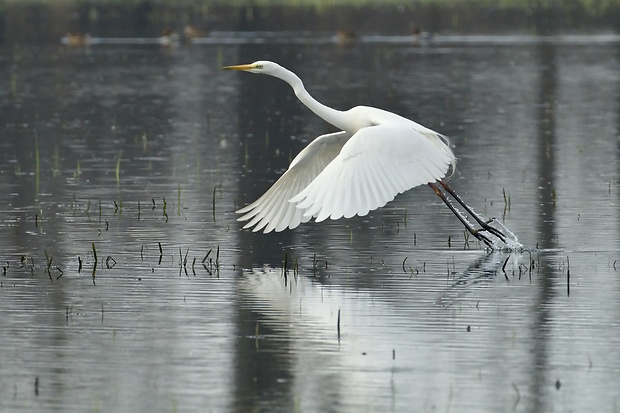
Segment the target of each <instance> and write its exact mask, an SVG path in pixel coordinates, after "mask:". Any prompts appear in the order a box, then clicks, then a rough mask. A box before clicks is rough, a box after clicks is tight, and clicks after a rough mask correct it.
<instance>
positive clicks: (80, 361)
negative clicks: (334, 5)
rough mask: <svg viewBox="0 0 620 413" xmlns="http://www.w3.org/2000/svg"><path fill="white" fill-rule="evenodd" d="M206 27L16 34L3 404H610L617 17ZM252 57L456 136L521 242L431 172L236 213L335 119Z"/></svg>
mask: <svg viewBox="0 0 620 413" xmlns="http://www.w3.org/2000/svg"><path fill="white" fill-rule="evenodd" d="M214 39H216V38H212V39H211V40H210V41H208V42H204V43H202V44H193V45H191V46H183V47H176V48H166V47H161V46H160V45H159V44H132V43H131V42H126V43H127V44H96V45H93V46H92V47H89V48H68V47H65V46H63V45H60V44H58V45H55V46H47V47H37V46H28V47H18V48H10V47H5V48H4V49H3V50H2V54H1V56H0V58H1V59H2V61H3V64H2V65H1V66H0V71H1V72H2V76H3V78H5V79H8V80H9V81H8V82H5V83H4V84H3V86H1V88H0V95H1V100H0V102H1V105H2V106H1V111H0V113H1V115H0V117H1V119H0V120H1V125H2V129H1V131H2V132H1V133H2V135H1V139H0V145H1V146H2V152H1V154H0V188H2V192H3V194H4V197H2V200H1V201H0V202H1V204H0V211H1V212H0V214H1V217H2V221H1V226H0V231H1V232H0V234H1V237H0V245H1V246H2V254H1V256H0V260H1V261H2V262H3V264H2V266H3V267H4V274H3V276H2V278H1V279H0V283H1V284H0V285H1V288H0V308H1V310H2V314H3V321H2V326H3V328H2V329H0V342H2V344H3V345H2V350H1V351H0V369H1V374H0V406H1V407H2V410H4V411H15V410H18V409H22V410H27V411H46V412H47V411H63V412H65V411H196V410H201V411H213V412H219V411H239V412H246V411H270V412H271V411H282V412H290V411H304V412H331V411H333V412H336V411H339V412H342V411H345V412H360V411H369V412H370V411H395V412H405V411H412V410H419V411H471V412H480V411H493V412H496V411H524V412H536V411H566V410H573V411H589V410H596V411H614V409H617V406H618V404H619V403H620V400H618V396H617V388H618V386H619V385H620V382H619V379H618V377H620V362H619V360H620V354H619V353H620V350H619V349H620V325H619V321H618V319H617V317H616V314H617V313H618V310H619V306H620V294H619V290H620V285H619V283H618V277H617V276H618V273H617V268H618V265H620V264H618V265H617V260H618V259H619V258H620V247H619V245H618V236H617V234H618V230H619V228H618V216H619V214H618V206H617V205H618V193H619V188H618V165H619V159H618V158H619V153H620V148H619V143H618V142H619V140H618V136H619V130H620V110H619V102H620V98H619V96H620V72H619V71H618V70H617V69H618V63H619V62H618V61H619V58H620V43H619V42H618V39H617V38H615V37H614V36H610V37H608V38H601V37H593V38H591V39H589V38H588V37H583V36H580V37H578V38H571V37H570V36H568V37H566V36H564V37H555V38H547V37H541V38H536V37H530V36H524V37H520V36H510V37H501V36H488V37H484V36H476V37H472V38H468V37H467V36H457V37H453V38H444V39H441V38H439V39H437V40H436V42H433V43H430V44H419V43H414V42H406V41H402V40H403V39H402V38H401V37H395V38H390V37H385V38H366V39H361V40H360V41H359V42H357V43H355V44H351V45H348V46H346V47H342V46H340V45H338V44H337V43H336V42H334V41H333V39H330V38H321V39H322V40H320V41H317V40H316V39H313V38H309V37H308V35H307V34H304V33H299V34H296V35H292V36H290V37H289V39H290V40H289V41H283V40H282V38H280V39H278V40H277V41H272V40H271V39H270V38H269V36H265V37H264V41H262V42H255V41H251V42H249V41H248V42H246V41H240V40H239V39H242V36H240V35H230V36H229V37H227V38H226V39H229V40H230V39H234V41H229V40H224V41H221V42H218V41H217V40H214ZM325 39H327V40H325ZM258 59H270V60H274V61H277V62H279V63H281V64H283V65H285V66H286V67H288V68H290V69H292V70H293V71H295V72H296V73H297V74H298V75H299V76H300V77H301V78H302V79H303V80H304V82H305V85H306V87H307V88H308V90H310V91H311V93H313V94H314V95H315V97H316V98H317V99H319V100H320V101H322V102H324V103H326V104H328V105H330V106H333V107H336V108H348V107H350V106H353V105H357V104H366V105H372V106H377V107H381V108H384V109H387V110H391V111H394V112H397V113H400V114H402V115H404V116H407V117H409V118H411V119H414V120H416V121H418V122H420V123H422V124H424V125H425V126H428V127H430V128H433V129H435V130H437V131H440V132H442V133H444V134H446V135H448V136H450V137H451V141H452V144H453V145H454V150H455V152H456V154H457V157H458V170H457V173H456V175H455V176H454V178H453V180H452V186H453V187H454V188H455V190H457V191H458V192H459V193H460V194H461V196H462V197H463V198H464V199H465V200H466V201H467V202H468V203H469V204H470V205H471V206H472V207H474V208H475V209H476V210H477V211H478V212H480V213H482V214H483V215H485V216H488V217H491V216H495V217H498V218H499V219H501V220H502V221H504V222H505V224H506V225H507V226H508V227H509V228H510V229H511V230H512V231H514V232H515V233H516V234H517V235H518V236H519V240H520V241H521V242H522V243H523V244H524V245H525V247H526V250H525V251H524V252H522V253H513V254H506V253H500V252H493V253H492V252H489V251H485V250H484V248H483V246H482V245H480V244H479V243H478V242H474V241H472V240H469V242H468V243H466V241H465V236H464V233H463V229H462V227H461V226H460V224H459V223H458V221H457V220H456V219H455V218H454V217H453V216H452V215H451V214H450V212H449V211H448V210H447V209H446V208H445V207H444V206H443V204H442V203H441V201H440V200H439V199H438V198H437V197H436V196H435V195H434V194H433V193H432V191H429V190H428V189H427V188H425V187H420V188H417V189H414V190H412V191H409V192H407V193H405V194H402V195H399V196H398V197H397V198H396V199H395V201H393V202H391V203H389V204H388V205H387V206H386V207H385V208H382V209H380V210H378V211H373V212H371V213H370V214H369V215H368V216H366V217H356V218H353V219H350V220H339V221H326V222H323V223H320V224H314V223H309V224H305V225H303V226H301V227H300V228H298V229H296V230H294V231H285V232H282V233H277V234H273V233H272V234H266V235H265V234H255V233H252V232H248V231H242V230H240V224H239V223H238V222H236V220H235V214H234V212H233V211H234V210H235V209H236V208H237V207H239V206H241V205H245V204H247V203H248V202H251V201H253V200H255V199H256V198H257V197H258V196H260V194H262V193H263V191H265V190H266V189H267V188H268V187H269V185H270V184H271V183H272V182H273V181H274V180H275V179H277V177H278V176H279V175H280V174H281V173H282V172H283V171H284V170H285V169H286V167H287V165H288V163H289V162H290V160H291V159H292V157H293V156H295V154H297V153H298V152H299V151H300V150H301V148H303V146H304V145H305V144H307V143H308V142H309V141H311V140H312V139H313V138H314V137H315V136H317V135H319V134H322V133H325V132H328V131H331V130H333V129H332V128H331V127H330V126H329V125H326V124H325V123H324V122H323V121H321V120H320V119H317V118H316V117H315V116H314V115H313V114H312V113H311V112H310V111H309V110H307V109H306V108H304V107H303V106H302V105H301V104H299V103H298V102H297V100H296V99H295V98H294V96H293V94H292V92H291V90H290V88H289V87H288V86H287V85H286V84H284V83H282V82H281V81H279V80H277V79H273V78H269V77H266V76H254V75H250V74H246V73H230V72H225V71H220V70H219V68H220V67H221V66H222V65H225V64H237V63H249V62H252V61H254V60H258ZM93 245H94V250H93ZM94 251H96V254H97V258H96V259H95V254H94Z"/></svg>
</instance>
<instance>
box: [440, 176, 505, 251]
mask: <svg viewBox="0 0 620 413" xmlns="http://www.w3.org/2000/svg"><path fill="white" fill-rule="evenodd" d="M428 186H430V187H431V189H432V190H433V191H435V194H437V196H438V197H439V198H441V200H442V201H443V202H444V203H445V204H446V205H447V206H448V208H450V211H452V213H453V214H454V215H456V217H457V218H458V219H459V221H461V223H462V224H463V225H464V226H465V229H467V231H469V233H470V234H471V235H473V236H474V237H476V239H478V240H480V241H483V242H484V243H485V244H487V246H489V247H491V248H493V243H492V242H491V240H490V239H488V238H487V237H486V236H485V235H484V234H481V233H480V231H479V230H477V229H476V228H474V227H473V226H472V225H471V223H470V222H469V221H467V219H465V217H464V216H463V215H461V213H460V212H459V211H458V210H457V209H456V208H455V207H454V205H452V203H451V202H450V200H448V198H446V196H445V195H444V193H443V192H441V189H439V188H438V187H437V185H435V184H434V183H432V182H429V183H428ZM459 203H460V204H461V205H463V204H462V203H461V202H459ZM467 212H468V213H469V214H471V212H469V211H467ZM472 215H473V214H472ZM476 221H477V220H476Z"/></svg>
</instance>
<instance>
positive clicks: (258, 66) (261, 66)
mask: <svg viewBox="0 0 620 413" xmlns="http://www.w3.org/2000/svg"><path fill="white" fill-rule="evenodd" d="M254 68H255V69H262V68H263V65H256V66H254Z"/></svg>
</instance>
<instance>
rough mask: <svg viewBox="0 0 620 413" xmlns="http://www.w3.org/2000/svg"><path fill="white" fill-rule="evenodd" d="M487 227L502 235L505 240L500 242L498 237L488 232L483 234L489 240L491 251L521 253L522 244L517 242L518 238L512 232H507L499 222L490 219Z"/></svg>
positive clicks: (495, 219)
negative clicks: (489, 226)
mask: <svg viewBox="0 0 620 413" xmlns="http://www.w3.org/2000/svg"><path fill="white" fill-rule="evenodd" d="M489 225H491V226H492V227H493V228H495V229H497V230H498V231H500V232H501V233H502V234H504V237H505V238H506V241H502V240H501V239H500V238H499V237H496V236H495V235H493V234H491V233H489V232H487V233H485V235H486V237H487V238H489V239H490V240H491V244H492V246H491V248H492V249H493V250H497V251H503V252H513V251H523V244H521V243H520V242H519V238H517V236H516V235H515V234H514V232H512V231H511V230H509V229H508V228H507V227H506V226H505V225H504V224H503V223H502V222H501V221H499V220H498V219H497V218H492V219H491V221H490V222H489Z"/></svg>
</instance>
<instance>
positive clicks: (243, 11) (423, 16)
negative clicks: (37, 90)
mask: <svg viewBox="0 0 620 413" xmlns="http://www.w3.org/2000/svg"><path fill="white" fill-rule="evenodd" d="M190 26H191V27H195V28H197V30H200V31H201V32H202V33H208V32H210V31H238V32H242V31H273V32H277V31H315V32H324V33H337V32H355V33H357V34H382V35H406V34H411V33H412V31H413V30H421V31H424V32H429V33H459V34H515V33H519V34H532V35H547V34H566V33H586V34H588V33H610V32H611V33H617V32H618V28H619V27H620V3H619V2H617V1H615V0H572V1H570V0H556V1H553V0H499V1H492V0H471V1H467V2H463V1H461V0H418V1H415V2H403V1H402V0H381V1H379V0H339V1H337V2H336V1H335V0H253V1H247V0H208V1H199V0H107V1H101V0H54V1H49V0H5V1H4V2H3V3H1V4H0V42H4V43H12V42H18V43H19V42H42V43H50V42H52V41H53V42H57V41H58V39H59V38H60V37H62V36H64V35H66V34H67V33H83V34H86V33H88V34H90V35H93V36H98V37H150V36H160V35H161V33H162V31H163V30H164V29H169V30H170V29H171V30H175V31H178V32H182V31H183V30H184V29H186V30H187V27H190Z"/></svg>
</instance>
